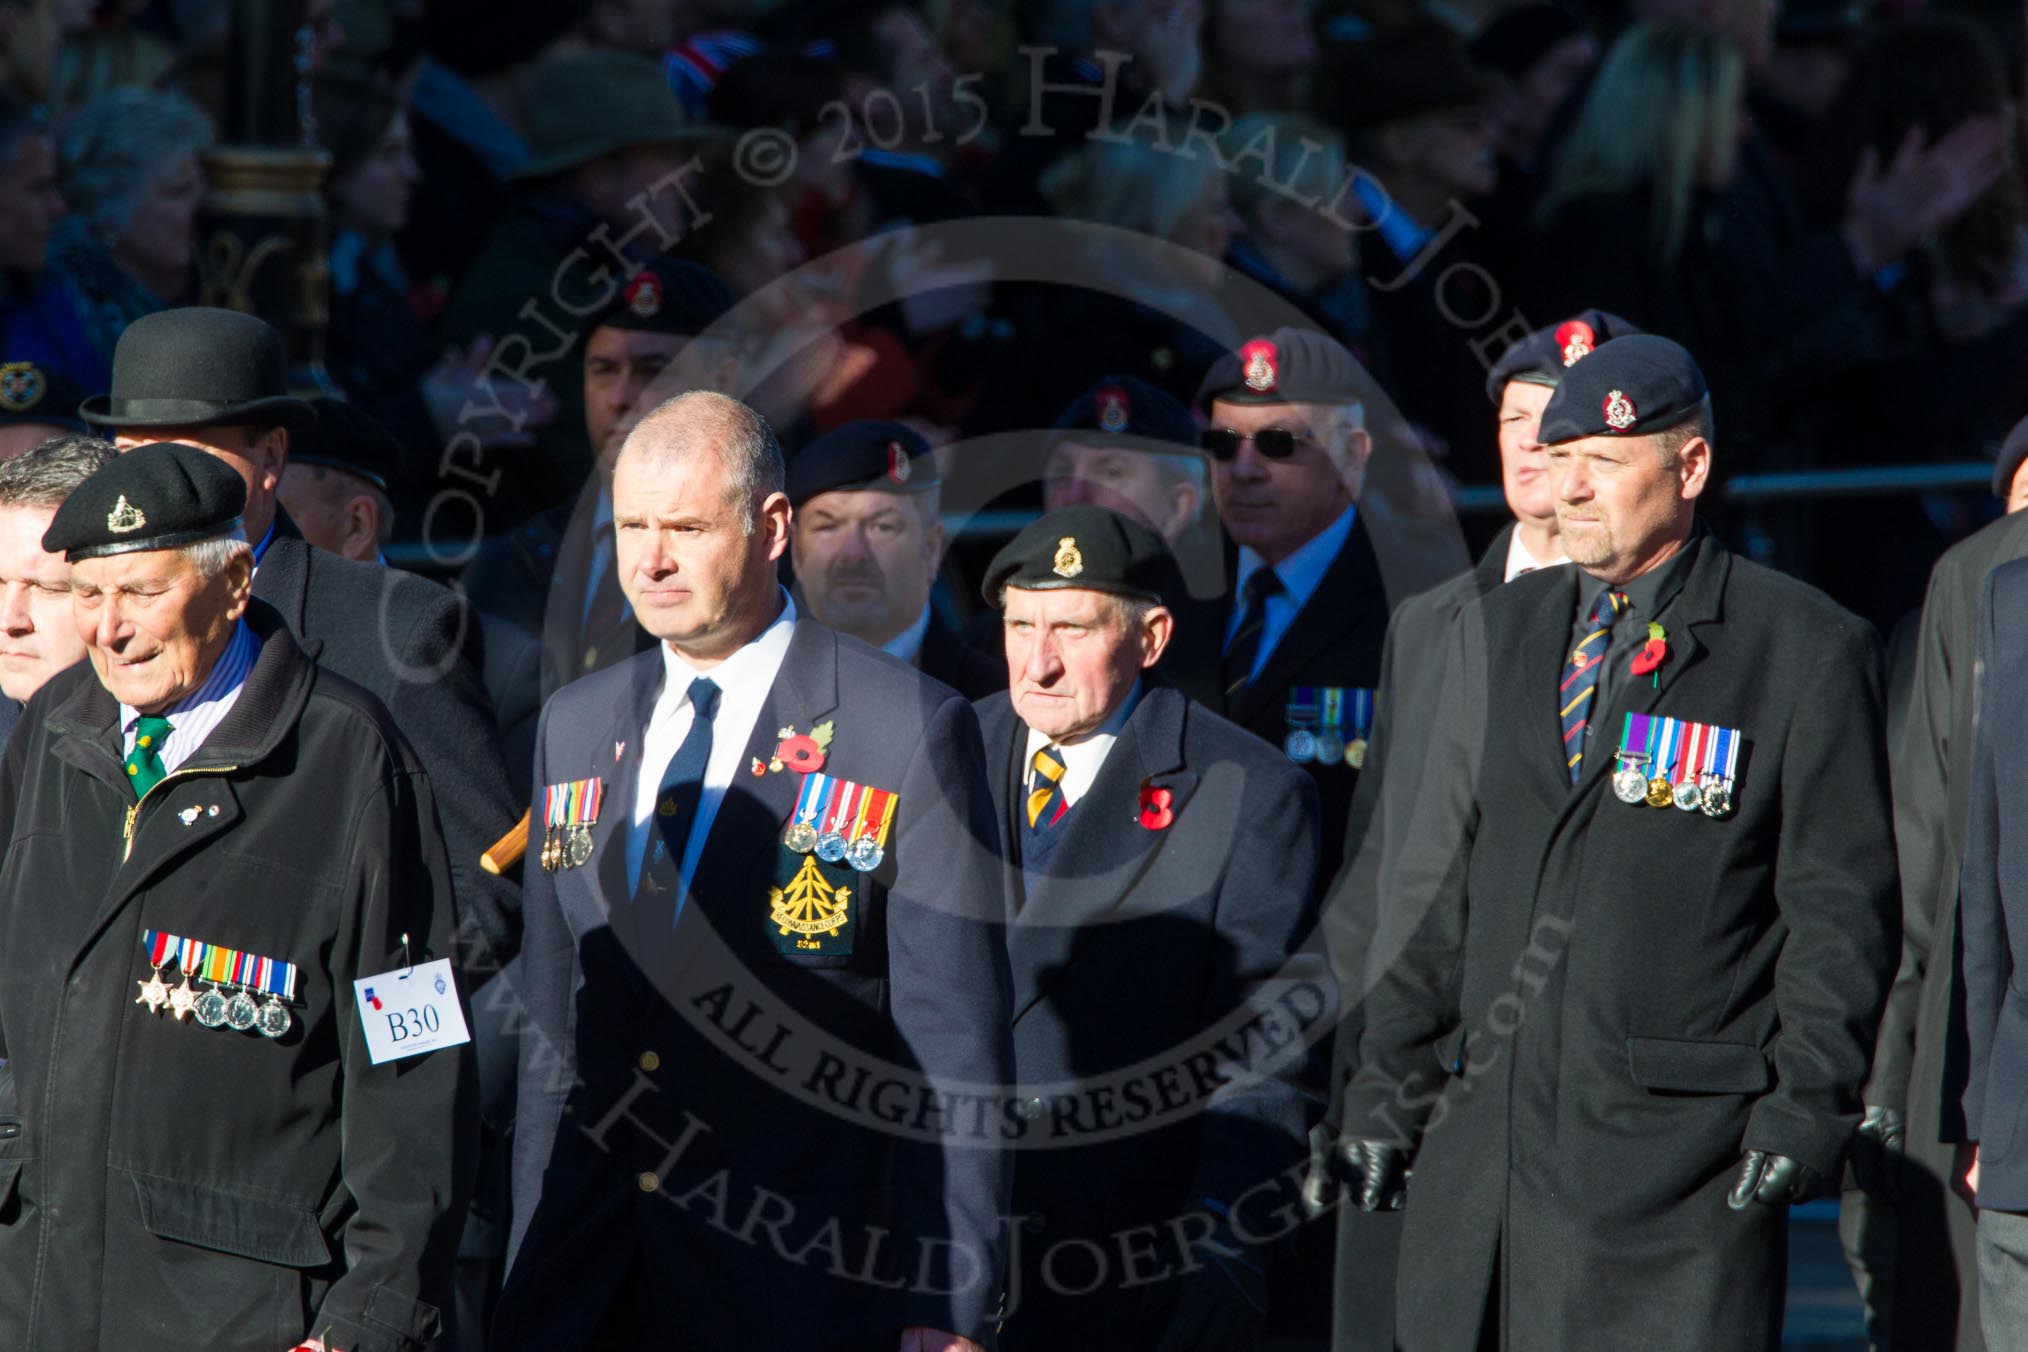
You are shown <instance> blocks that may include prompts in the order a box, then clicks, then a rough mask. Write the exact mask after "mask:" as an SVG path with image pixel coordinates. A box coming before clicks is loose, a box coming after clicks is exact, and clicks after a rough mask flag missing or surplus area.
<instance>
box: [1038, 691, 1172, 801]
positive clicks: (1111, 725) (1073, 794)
mask: <svg viewBox="0 0 2028 1352" xmlns="http://www.w3.org/2000/svg"><path fill="white" fill-rule="evenodd" d="M1142 685H1143V683H1142V682H1140V681H1135V682H1134V688H1133V689H1131V690H1129V691H1128V692H1127V697H1126V698H1125V699H1124V700H1121V701H1120V707H1119V708H1117V709H1115V710H1113V713H1112V717H1110V718H1108V719H1106V721H1105V722H1104V723H1103V724H1102V725H1100V727H1099V730H1098V731H1097V732H1094V733H1091V734H1089V735H1087V736H1085V737H1083V738H1081V739H1080V740H1078V741H1075V742H1071V743H1068V744H1065V745H1058V746H1056V754H1057V755H1059V756H1061V757H1063V778H1062V779H1060V780H1058V781H1057V788H1058V789H1060V790H1061V791H1062V793H1063V801H1064V802H1065V803H1069V804H1073V805H1074V804H1076V802H1077V800H1078V799H1080V798H1082V797H1084V796H1085V795H1086V794H1087V793H1089V792H1091V786H1092V784H1093V783H1094V782H1095V781H1097V779H1098V774H1099V770H1100V769H1101V768H1102V767H1103V766H1104V765H1105V763H1106V756H1107V754H1108V753H1109V752H1111V751H1112V749H1113V743H1114V742H1117V741H1118V740H1119V739H1120V730H1121V729H1122V728H1124V727H1126V726H1127V720H1128V719H1129V718H1131V717H1132V716H1133V713H1134V706H1135V705H1137V704H1139V703H1140V702H1141V690H1142ZM1053 745H1056V744H1055V743H1052V742H1051V741H1050V740H1049V737H1048V734H1046V733H1041V732H1037V731H1036V730H1035V729H1034V728H1030V729H1028V749H1027V752H1026V753H1025V754H1024V755H1023V756H1022V758H1021V782H1022V783H1023V784H1024V785H1026V786H1028V787H1030V788H1032V787H1034V779H1035V753H1036V752H1038V751H1040V750H1042V748H1043V747H1045V746H1053Z"/></svg>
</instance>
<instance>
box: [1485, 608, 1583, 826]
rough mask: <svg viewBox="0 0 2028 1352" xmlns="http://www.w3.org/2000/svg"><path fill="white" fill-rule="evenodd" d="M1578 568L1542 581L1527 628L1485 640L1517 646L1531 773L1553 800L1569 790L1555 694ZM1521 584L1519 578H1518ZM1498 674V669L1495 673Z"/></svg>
mask: <svg viewBox="0 0 2028 1352" xmlns="http://www.w3.org/2000/svg"><path fill="white" fill-rule="evenodd" d="M1576 579H1577V572H1576V570H1575V569H1573V568H1565V569H1563V570H1561V576H1560V577H1558V578H1557V579H1556V580H1555V581H1554V582H1553V583H1545V584H1543V587H1542V596H1541V599H1540V600H1539V601H1538V602H1537V603H1536V605H1535V606H1534V607H1533V608H1532V609H1531V610H1528V611H1526V612H1524V623H1525V626H1526V627H1525V628H1524V629H1523V630H1522V631H1521V632H1520V633H1519V634H1517V635H1514V636H1513V638H1512V639H1511V641H1508V642H1502V641H1501V639H1500V638H1499V637H1498V636H1495V637H1494V638H1493V641H1492V642H1491V643H1489V644H1488V645H1487V651H1488V652H1491V653H1501V652H1518V653H1520V654H1521V668H1520V671H1519V672H1518V673H1516V674H1515V678H1514V679H1515V690H1516V692H1517V694H1518V695H1519V697H1520V699H1521V701H1522V703H1523V705H1524V706H1525V707H1524V709H1523V712H1522V716H1521V719H1520V723H1521V726H1523V727H1524V728H1526V729H1527V730H1528V731H1527V732H1526V733H1525V734H1523V738H1522V740H1523V743H1524V745H1525V747H1526V752H1525V755H1526V758H1527V760H1528V763H1529V767H1530V768H1529V774H1530V777H1531V778H1532V779H1533V780H1535V782H1538V783H1541V784H1542V785H1543V786H1544V787H1545V788H1546V789H1548V790H1549V792H1550V795H1551V801H1556V800H1559V799H1562V798H1564V797H1566V796H1568V794H1569V793H1570V772H1569V771H1568V770H1566V769H1565V768H1564V766H1565V765H1566V764H1568V762H1569V759H1570V757H1569V754H1568V753H1567V752H1566V751H1565V750H1564V749H1563V746H1564V743H1563V719H1562V717H1561V715H1560V714H1559V713H1558V710H1560V709H1561V708H1562V707H1563V706H1562V704H1561V703H1560V702H1558V700H1557V699H1556V695H1557V693H1558V687H1559V684H1560V683H1561V681H1562V680H1563V670H1564V668H1565V667H1566V666H1567V665H1569V662H1570V630H1571V617H1572V616H1573V615H1574V614H1575V613H1576V606H1577V580H1576ZM1516 585H1519V584H1516ZM1496 679H1497V674H1496Z"/></svg>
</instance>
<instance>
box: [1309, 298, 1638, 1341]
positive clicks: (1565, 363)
mask: <svg viewBox="0 0 2028 1352" xmlns="http://www.w3.org/2000/svg"><path fill="white" fill-rule="evenodd" d="M1631 332H1638V330H1636V329H1634V328H1633V326H1632V325H1630V324H1628V323H1627V322H1626V321H1625V320H1623V319H1621V318H1619V317H1618V316H1617V315H1609V314H1605V313H1603V312H1601V311H1597V310H1588V311H1586V312H1585V313H1583V314H1581V315H1574V316H1572V317H1571V318H1569V319H1566V320H1564V321H1563V322H1562V323H1559V324H1555V325H1552V326H1550V327H1548V328H1545V329H1540V330H1537V331H1536V332H1534V333H1531V334H1529V335H1528V336H1527V337H1526V338H1524V339H1522V340H1521V341H1519V342H1517V343H1515V344H1513V345H1512V346H1511V347H1509V348H1508V349H1507V350H1506V351H1505V352H1504V353H1502V354H1501V355H1500V359H1499V360H1498V361H1497V362H1495V363H1494V366H1493V370H1492V372H1491V374H1489V375H1488V376H1487V377H1486V395H1487V398H1488V399H1490V400H1491V401H1492V404H1493V409H1494V416H1495V419H1496V425H1497V432H1498V436H1499V444H1500V468H1501V484H1502V487H1503V489H1504V490H1505V492H1506V497H1507V510H1508V511H1510V512H1512V513H1513V515H1514V521H1513V523H1512V524H1510V525H1508V526H1507V527H1506V528H1504V529H1503V530H1501V532H1500V533H1499V534H1498V535H1497V536H1495V537H1494V538H1493V543H1492V545H1491V546H1490V547H1488V549H1487V550H1486V553H1485V557H1483V558H1482V559H1480V560H1479V564H1478V566H1477V567H1476V568H1473V569H1472V570H1471V571H1469V572H1466V573H1461V574H1459V575H1458V576H1456V577H1454V578H1452V579H1451V580H1450V581H1448V582H1445V583H1442V584H1440V585H1438V586H1436V587H1432V588H1431V589H1430V590H1428V591H1426V592H1419V593H1417V594H1416V595H1414V596H1411V597H1409V598H1408V599H1407V600H1406V601H1403V602H1402V603H1401V605H1400V606H1398V607H1396V608H1395V611H1394V617H1393V618H1392V619H1391V620H1389V621H1388V625H1387V644H1386V646H1385V648H1383V649H1382V652H1381V659H1380V685H1379V688H1378V689H1377V690H1376V691H1375V692H1374V696H1373V703H1374V709H1375V714H1374V720H1373V734H1372V736H1371V737H1370V738H1369V740H1368V745H1367V750H1366V765H1365V768H1364V769H1363V770H1362V771H1361V772H1360V775H1359V787H1358V788H1357V790H1355V791H1354V793H1353V796H1352V808H1351V816H1350V819H1349V821H1348V823H1347V825H1346V828H1345V857H1344V860H1343V862H1342V866H1341V867H1340V868H1339V873H1338V877H1337V880H1336V881H1335V882H1334V883H1333V884H1332V887H1331V892H1330V896H1329V898H1328V899H1327V900H1326V902H1325V905H1324V926H1325V931H1326V933H1327V934H1329V935H1330V937H1331V959H1332V963H1333V969H1334V970H1335V971H1336V973H1337V975H1338V979H1339V981H1340V982H1341V983H1343V984H1345V985H1347V986H1353V987H1357V986H1359V985H1360V984H1361V981H1360V978H1361V974H1362V973H1363V971H1364V969H1365V963H1366V946H1367V944H1368V943H1369V942H1371V940H1372V936H1373V927H1374V923H1375V915H1374V906H1375V902H1376V900H1377V897H1378V880H1379V879H1380V878H1381V877H1383V876H1386V875H1387V873H1388V872H1389V871H1391V868H1392V863H1393V859H1394V857H1395V856H1396V855H1397V854H1398V853H1399V852H1400V850H1401V848H1402V845H1403V843H1404V839H1405V837H1406V836H1407V835H1408V833H1409V832H1410V831H1412V830H1413V829H1414V821H1415V800H1416V793H1417V791H1418V788H1419V786H1420V785H1421V783H1422V771H1423V769H1424V767H1426V766H1427V765H1428V764H1429V761H1428V751H1429V742H1430V738H1431V734H1432V733H1433V731H1434V719H1435V716H1436V712H1437V710H1436V700H1437V694H1438V691H1439V689H1440V687H1441V677H1442V672H1443V660H1444V654H1445V651H1446V644H1447V643H1448V642H1449V640H1450V629H1451V626H1452V625H1453V624H1454V623H1456V621H1457V617H1458V612H1459V611H1461V610H1463V609H1464V607H1465V606H1466V605H1467V604H1468V603H1469V602H1470V601H1471V600H1473V599H1474V598H1476V597H1480V596H1484V595H1485V594H1486V593H1487V592H1489V591H1491V590H1493V588H1495V587H1497V586H1499V585H1501V584H1502V583H1504V582H1511V581H1513V580H1514V579H1515V578H1517V577H1520V576H1522V575H1524V574H1526V573H1531V572H1534V571H1535V570H1537V569H1539V568H1553V567H1558V566H1560V565H1562V564H1563V563H1565V562H1566V560H1565V559H1564V557H1563V544H1562V542H1561V541H1560V540H1559V539H1558V538H1557V533H1556V494H1555V490H1554V488H1553V486H1552V485H1551V483H1550V480H1549V451H1548V448H1547V447H1546V446H1544V445H1543V444H1542V437H1541V432H1542V410H1543V408H1544V407H1545V406H1546V405H1547V404H1548V403H1549V399H1550V396H1551V395H1552V394H1554V393H1555V391H1556V387H1557V385H1558V384H1560V383H1561V382H1562V380H1563V376H1564V373H1565V372H1566V371H1568V370H1569V369H1570V368H1571V367H1572V366H1575V365H1576V364H1577V363H1578V362H1580V361H1582V360H1584V359H1585V358H1586V357H1588V356H1590V355H1591V353H1592V352H1593V351H1594V350H1595V349H1596V348H1597V346H1598V345H1599V344H1601V343H1605V342H1609V341H1611V340H1612V339H1613V338H1615V337H1618V336H1621V335H1623V334H1626V333H1631ZM1339 862H1340V861H1338V860H1333V861H1332V863H1333V864H1334V865H1337V864H1339ZM1364 1013H1365V1011H1364V1008H1363V1006H1362V1005H1361V1004H1360V1003H1359V1002H1358V1001H1356V1000H1348V1001H1347V1002H1346V1007H1345V1019H1344V1022H1343V1023H1342V1024H1341V1025H1340V1027H1339V1030H1338V1037H1337V1041H1336V1042H1335V1043H1334V1044H1333V1047H1332V1054H1333V1064H1332V1069H1331V1079H1330V1086H1331V1088H1330V1096H1329V1097H1328V1098H1327V1100H1326V1105H1327V1106H1326V1109H1325V1116H1324V1121H1323V1122H1322V1123H1319V1124H1318V1128H1317V1131H1316V1133H1315V1135H1314V1137H1313V1141H1312V1145H1313V1154H1312V1161H1311V1165H1312V1176H1311V1179H1310V1185H1309V1186H1310V1188H1311V1194H1310V1200H1311V1202H1312V1204H1313V1205H1315V1206H1319V1207H1321V1206H1323V1205H1325V1204H1326V1203H1327V1202H1328V1201H1329V1200H1331V1199H1332V1198H1334V1197H1335V1196H1336V1195H1337V1191H1338V1187H1339V1183H1340V1176H1341V1175H1342V1173H1343V1169H1344V1166H1343V1163H1342V1160H1343V1156H1342V1146H1341V1145H1340V1144H1339V1140H1338V1126H1337V1123H1338V1120H1339V1117H1340V1113H1339V1103H1338V1097H1339V1095H1340V1094H1342V1092H1343V1090H1344V1086H1345V1085H1346V1084H1347V1083H1348V1082H1349V1081H1350V1079H1351V1077H1352V1072H1353V1070H1354V1069H1355V1068H1356V1067H1357V1066H1358V1064H1359V1031H1360V1025H1361V1022H1362V1020H1363V1016H1364ZM1400 1238H1401V1218H1400V1216H1398V1215H1396V1214H1394V1213H1391V1212H1368V1211H1361V1210H1360V1209H1359V1208H1358V1207H1356V1206H1346V1207H1340V1208H1339V1210H1338V1255H1337V1283H1336V1301H1335V1313H1334V1315H1333V1320H1332V1323H1333V1346H1334V1348H1335V1349H1336V1352H1393V1348H1394V1317H1393V1316H1394V1270H1395V1257H1396V1253H1397V1251H1398V1249H1399V1246H1400Z"/></svg>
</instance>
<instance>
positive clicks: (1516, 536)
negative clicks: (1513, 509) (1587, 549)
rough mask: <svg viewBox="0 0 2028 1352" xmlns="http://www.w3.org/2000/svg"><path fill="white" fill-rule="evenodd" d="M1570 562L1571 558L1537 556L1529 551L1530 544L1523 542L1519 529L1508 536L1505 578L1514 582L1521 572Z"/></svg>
mask: <svg viewBox="0 0 2028 1352" xmlns="http://www.w3.org/2000/svg"><path fill="white" fill-rule="evenodd" d="M1569 562H1570V560H1569V559H1566V558H1561V557H1558V558H1554V559H1538V558H1536V557H1535V555H1534V554H1532V553H1530V552H1529V549H1528V546H1527V545H1524V544H1522V543H1521V532H1520V531H1518V530H1517V531H1515V532H1514V533H1513V534H1512V535H1510V536H1508V537H1507V576H1506V578H1505V579H1504V580H1505V581H1508V582H1512V581H1513V580H1514V579H1515V578H1517V577H1519V576H1521V574H1523V573H1532V572H1534V571H1535V570H1536V569H1537V568H1554V567H1556V565H1558V564H1559V563H1569Z"/></svg>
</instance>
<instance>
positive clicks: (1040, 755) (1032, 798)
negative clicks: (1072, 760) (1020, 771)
mask: <svg viewBox="0 0 2028 1352" xmlns="http://www.w3.org/2000/svg"><path fill="white" fill-rule="evenodd" d="M1033 768H1034V770H1035V778H1034V780H1033V781H1032V782H1033V783H1034V785H1035V787H1034V788H1033V789H1030V790H1029V791H1028V829H1029V830H1031V831H1040V830H1042V829H1043V828H1044V827H1049V826H1054V825H1056V823H1057V822H1058V821H1060V820H1062V817H1063V814H1064V812H1065V810H1066V808H1067V805H1066V804H1065V802H1064V799H1063V789H1062V783H1063V756H1062V754H1061V753H1060V752H1058V751H1057V750H1056V748H1055V747H1049V746H1045V747H1043V748H1042V749H1041V750H1040V751H1038V752H1036V753H1035V760H1034V762H1033ZM1052 803H1053V804H1055V806H1053V807H1052V806H1051V804H1052Z"/></svg>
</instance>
